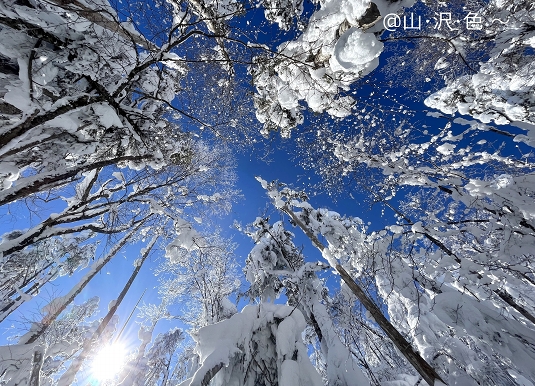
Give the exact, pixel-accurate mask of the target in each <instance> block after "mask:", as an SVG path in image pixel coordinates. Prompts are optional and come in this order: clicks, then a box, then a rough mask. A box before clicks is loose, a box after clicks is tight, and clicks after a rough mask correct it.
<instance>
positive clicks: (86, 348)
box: [58, 236, 158, 386]
mask: <svg viewBox="0 0 535 386" xmlns="http://www.w3.org/2000/svg"><path fill="white" fill-rule="evenodd" d="M157 240H158V236H155V237H154V238H153V239H152V240H151V242H150V243H149V245H147V247H146V248H145V251H144V252H143V255H142V257H141V261H139V262H138V263H137V264H136V268H135V269H134V272H132V275H131V276H130V279H128V281H127V282H126V284H125V286H124V288H123V289H122V291H121V293H120V294H119V297H118V298H117V300H116V301H115V304H114V305H113V306H112V307H110V309H109V311H108V313H107V314H106V316H105V317H104V319H102V321H101V322H100V324H99V325H98V328H97V329H96V331H95V332H94V333H93V335H92V336H91V337H90V338H89V339H86V341H85V342H84V345H83V348H82V352H81V353H80V354H79V355H78V356H77V357H76V359H74V361H73V362H72V363H71V365H70V367H69V368H68V369H67V371H65V373H63V375H62V376H61V378H60V379H59V381H58V386H62V385H65V386H67V385H71V384H72V383H73V381H74V377H75V376H76V374H77V373H78V370H80V367H81V366H82V363H84V360H85V359H86V358H87V356H88V355H89V353H90V352H91V351H92V349H93V346H94V344H95V343H96V342H97V340H98V338H99V337H100V335H102V333H103V332H104V330H105V329H106V327H107V326H108V324H109V323H110V320H111V318H112V317H113V315H115V312H116V311H117V308H118V307H119V305H120V304H121V302H122V301H123V299H124V297H125V296H126V294H127V293H128V291H129V290H130V287H131V286H132V283H133V282H134V280H135V279H136V276H137V274H138V273H139V271H140V270H141V267H142V266H143V263H144V262H145V260H146V259H147V257H148V256H149V253H150V251H151V250H152V247H154V244H156V241H157Z"/></svg>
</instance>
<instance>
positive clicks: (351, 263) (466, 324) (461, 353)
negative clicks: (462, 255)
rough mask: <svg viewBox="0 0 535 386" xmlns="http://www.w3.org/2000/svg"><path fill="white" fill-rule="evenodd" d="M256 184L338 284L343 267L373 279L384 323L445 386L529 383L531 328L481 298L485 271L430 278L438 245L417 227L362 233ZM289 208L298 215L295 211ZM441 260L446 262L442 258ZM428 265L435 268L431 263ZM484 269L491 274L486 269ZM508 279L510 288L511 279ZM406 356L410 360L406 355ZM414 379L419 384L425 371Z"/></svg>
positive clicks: (355, 225) (287, 193)
mask: <svg viewBox="0 0 535 386" xmlns="http://www.w3.org/2000/svg"><path fill="white" fill-rule="evenodd" d="M263 185H264V186H265V187H266V188H267V189H269V194H270V196H271V198H272V199H273V200H274V204H275V205H276V207H277V208H279V209H281V210H282V211H284V212H286V213H288V214H289V215H290V217H291V220H292V221H293V222H294V223H296V224H297V225H298V226H299V227H301V228H302V229H303V231H304V232H305V233H306V234H307V236H308V237H310V238H311V240H312V241H313V243H314V244H315V245H316V246H317V247H318V248H320V249H322V248H323V251H322V252H323V255H324V257H325V258H326V259H327V260H328V262H329V264H330V265H331V266H333V267H335V268H336V269H337V271H338V272H339V273H340V275H341V276H342V278H344V280H345V282H346V284H348V285H350V287H351V286H354V282H353V279H351V278H349V281H346V279H345V277H346V275H347V276H349V275H348V274H347V272H346V270H345V268H344V265H345V266H346V267H347V270H348V271H349V272H353V273H354V274H355V275H356V276H357V277H363V278H368V277H369V276H368V275H373V276H371V277H370V279H372V280H373V282H374V284H375V287H376V289H377V294H378V295H379V296H380V297H381V298H382V299H383V300H384V301H385V303H386V305H387V306H388V313H389V317H390V321H391V322H392V323H393V325H394V326H396V328H397V329H399V330H400V331H401V332H402V333H403V334H405V335H406V336H408V337H410V340H411V341H412V344H413V345H414V346H415V347H417V349H418V351H419V352H420V353H421V355H422V356H423V358H425V359H426V360H427V361H428V362H429V363H430V364H432V365H433V366H434V367H435V368H437V370H439V371H440V377H443V379H444V380H446V381H447V382H448V384H459V385H461V384H463V385H467V384H478V383H479V382H480V380H482V379H485V380H486V381H485V383H487V384H492V383H491V382H493V383H494V384H505V383H507V382H509V383H512V382H513V381H512V380H511V376H510V375H509V373H508V372H507V369H510V371H512V373H513V374H521V375H522V376H524V377H526V378H528V379H530V378H532V377H533V374H532V368H531V366H530V365H529V364H528V363H530V362H531V359H527V358H531V357H533V355H534V354H535V352H534V351H533V348H532V347H533V346H532V340H533V336H534V334H533V327H532V325H531V324H526V323H525V321H526V320H524V321H522V320H521V319H520V318H521V317H522V316H521V315H522V314H521V313H516V311H515V310H514V307H513V308H507V307H506V306H505V305H504V304H503V303H502V304H500V300H499V299H500V298H499V297H496V296H494V297H493V296H490V295H489V294H488V293H485V286H484V285H481V284H479V283H478V282H477V280H478V279H479V276H482V277H484V276H485V275H486V274H487V272H485V267H484V266H482V267H481V268H476V267H475V266H474V265H471V266H470V265H468V264H466V265H465V264H461V268H460V270H458V271H453V270H452V269H451V268H450V269H449V270H448V269H446V270H447V271H448V272H447V273H444V272H443V273H439V274H435V272H436V270H437V269H440V268H439V267H440V265H442V264H448V260H447V259H445V258H444V257H445V256H444V251H443V249H442V248H441V247H440V246H439V245H437V244H438V243H439V242H431V240H429V238H428V237H427V238H426V237H425V234H422V233H424V232H422V229H421V228H420V227H421V225H419V224H415V225H414V224H413V225H412V226H411V230H410V231H409V232H407V233H404V232H403V228H402V227H401V226H391V227H389V228H388V231H387V230H383V231H381V232H372V233H370V234H367V232H366V229H365V227H364V226H363V224H362V222H361V221H360V220H358V219H351V218H344V217H341V216H340V215H338V214H337V213H335V212H331V211H328V210H325V209H314V208H313V207H312V206H310V204H308V203H307V202H303V201H301V200H299V199H298V197H301V198H302V197H303V196H302V195H300V194H298V193H297V192H293V191H291V190H289V189H287V188H286V189H283V190H281V191H278V190H276V188H275V185H270V184H267V183H265V182H263ZM293 207H295V208H299V209H300V210H301V211H300V212H294V211H293V209H292V208H293ZM403 233H404V235H403V236H402V234H403ZM318 235H322V236H323V237H325V239H326V240H327V242H328V246H327V247H325V246H323V245H322V244H321V243H320V242H319V241H318V238H317V236H318ZM432 237H433V236H432V235H431V238H432ZM446 257H449V258H450V259H451V258H452V257H451V256H448V255H447V254H446ZM433 261H434V262H435V263H438V264H435V265H433ZM450 261H451V260H450ZM472 264H473V263H472ZM472 270H474V271H472ZM466 271H468V272H466ZM489 271H490V272H488V275H491V274H492V273H491V271H492V270H489ZM478 272H481V274H478ZM469 273H471V275H470V274H469ZM505 282H507V281H505ZM509 282H510V283H511V284H512V285H511V287H513V288H514V287H516V286H515V285H514V284H516V283H515V282H514V281H513V279H510V281H509ZM492 288H496V287H491V289H492ZM355 289H357V291H354V293H355V295H356V296H357V298H359V300H360V301H361V302H362V303H363V305H364V307H366V308H368V311H370V314H371V315H372V316H373V317H374V319H375V320H376V322H377V323H378V324H379V326H380V327H381V328H383V329H385V327H387V328H389V326H388V324H385V320H383V321H380V320H379V319H380V318H379V319H378V317H377V316H380V315H377V316H376V315H374V313H373V312H372V311H371V310H370V309H369V305H368V300H366V299H365V298H362V299H361V295H359V294H358V288H355ZM525 295H526V296H527V295H529V293H528V294H525ZM370 306H372V307H373V304H371V305H370ZM389 323H390V322H389ZM385 332H387V333H388V331H387V330H385ZM390 338H391V339H392V336H390ZM393 342H394V343H395V344H396V345H397V347H398V349H399V350H400V352H401V353H402V354H404V355H406V353H405V352H404V348H403V346H400V345H398V344H397V343H396V341H395V340H394V339H393ZM406 358H407V360H408V361H409V362H411V360H410V357H408V356H406ZM489 358H494V361H495V363H496V365H495V366H490V365H486V366H482V363H486V362H488V361H489ZM511 358H516V359H513V360H511ZM411 363H412V364H413V365H414V363H413V362H411ZM416 369H417V370H418V371H419V372H420V370H419V369H418V367H416ZM420 374H421V375H422V376H423V377H424V379H425V374H423V373H422V372H420ZM426 381H427V379H426ZM427 382H428V383H429V381H427Z"/></svg>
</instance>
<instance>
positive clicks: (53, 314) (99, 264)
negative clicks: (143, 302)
mask: <svg viewBox="0 0 535 386" xmlns="http://www.w3.org/2000/svg"><path fill="white" fill-rule="evenodd" d="M144 222H145V221H141V222H139V223H138V224H137V225H136V226H135V227H134V228H133V229H132V230H131V231H130V232H128V233H127V234H126V235H125V236H124V237H123V238H122V239H121V240H120V241H119V242H118V243H117V244H115V245H114V246H113V248H112V249H111V251H110V252H109V253H108V254H107V255H106V256H105V257H103V258H101V259H99V260H97V261H96V262H95V263H94V264H93V266H92V267H91V268H90V271H89V272H88V273H87V274H86V275H85V276H84V277H83V278H82V280H80V282H78V284H77V285H76V286H74V287H73V288H72V289H71V290H70V291H69V293H68V294H67V295H65V296H64V297H63V298H62V302H61V303H60V304H58V306H57V307H56V308H55V309H54V310H51V311H50V314H48V315H47V316H45V317H44V318H43V321H42V322H41V325H40V327H39V328H38V329H37V331H36V332H35V333H34V334H33V335H31V336H30V337H29V338H28V339H27V340H25V341H21V342H20V344H31V343H33V342H35V341H36V340H37V339H39V337H41V335H43V334H44V332H45V331H46V330H47V329H48V327H50V325H51V324H52V322H53V321H54V320H56V318H57V317H58V316H59V315H60V314H61V313H62V312H63V311H64V310H65V309H66V308H67V306H68V305H69V304H70V303H71V302H72V301H73V300H74V298H75V297H76V296H77V295H78V294H79V293H80V292H82V290H83V289H84V288H85V286H86V285H87V284H88V283H89V282H90V281H91V279H93V277H95V275H96V274H97V273H99V272H100V270H101V269H102V268H103V267H104V266H105V265H106V264H107V263H108V262H109V261H110V260H111V259H112V258H113V257H114V256H115V255H116V254H117V253H118V252H119V250H120V249H121V248H122V247H123V246H124V245H125V244H126V243H127V242H128V241H129V240H130V239H131V238H132V237H133V236H134V234H135V233H136V232H137V230H138V229H139V228H140V227H141V226H142V225H143V224H144Z"/></svg>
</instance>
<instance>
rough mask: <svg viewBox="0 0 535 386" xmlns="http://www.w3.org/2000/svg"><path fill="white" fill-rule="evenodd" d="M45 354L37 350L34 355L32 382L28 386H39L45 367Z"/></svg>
mask: <svg viewBox="0 0 535 386" xmlns="http://www.w3.org/2000/svg"><path fill="white" fill-rule="evenodd" d="M43 359H44V358H43V352H42V351H41V350H36V351H35V352H34V353H33V363H32V372H31V374H30V382H28V386H39V378H40V374H41V367H42V366H43Z"/></svg>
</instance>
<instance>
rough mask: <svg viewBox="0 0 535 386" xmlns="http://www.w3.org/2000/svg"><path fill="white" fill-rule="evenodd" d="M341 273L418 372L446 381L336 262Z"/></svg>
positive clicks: (314, 239)
mask: <svg viewBox="0 0 535 386" xmlns="http://www.w3.org/2000/svg"><path fill="white" fill-rule="evenodd" d="M283 211H284V212H285V213H286V214H288V216H290V218H291V219H292V220H293V221H294V222H295V224H297V226H299V227H300V228H301V230H302V231H303V232H304V233H305V235H306V236H307V237H308V238H309V239H310V240H311V241H312V243H313V244H314V245H315V246H316V248H318V249H319V250H320V251H322V252H323V250H325V246H324V245H323V244H322V243H321V242H320V241H319V240H318V238H317V237H316V236H315V235H314V234H313V233H312V232H310V230H309V229H308V228H307V227H306V226H305V224H303V222H302V221H301V220H300V219H299V218H298V217H297V216H296V215H295V213H294V212H293V211H292V210H291V209H288V208H284V209H283ZM333 268H334V269H335V270H336V271H337V272H338V273H339V274H340V277H341V278H342V280H343V281H344V282H345V283H346V284H347V286H348V287H349V289H351V291H352V292H353V294H355V296H356V297H357V299H358V300H359V301H360V302H361V303H362V305H363V306H364V307H365V308H366V309H367V310H368V311H369V312H370V314H371V315H372V317H373V318H374V319H375V322H376V323H377V324H378V325H379V327H381V329H382V330H383V331H384V332H385V334H386V335H387V336H388V337H389V338H390V339H391V340H392V342H393V343H394V345H395V346H396V347H397V348H398V350H399V351H400V352H401V354H403V356H404V357H405V359H407V361H408V362H409V363H410V364H411V365H412V366H413V367H414V368H415V369H416V371H418V374H420V376H421V377H422V378H423V379H424V380H425V381H426V382H427V383H428V384H429V385H430V386H434V385H435V382H436V381H440V382H442V383H444V381H443V380H442V379H441V378H440V376H439V375H438V374H437V372H436V371H435V369H433V367H432V366H431V365H430V364H429V363H427V362H426V361H425V359H423V358H422V357H421V356H420V354H419V353H418V352H417V351H415V350H414V349H413V347H412V346H411V344H410V342H408V341H407V340H406V339H405V338H404V337H403V335H401V333H400V332H399V331H398V330H397V329H396V328H395V327H394V326H393V325H392V323H390V321H389V320H388V319H387V318H385V316H384V315H383V313H382V311H381V310H380V309H379V307H377V306H376V305H375V303H374V302H373V300H372V299H371V298H370V297H369V296H368V295H367V294H366V292H364V290H363V289H362V288H360V286H359V285H358V284H357V283H356V282H355V281H354V280H353V279H352V278H351V276H349V274H348V273H347V271H346V270H345V269H344V268H343V267H342V266H341V265H340V264H336V266H335V267H333Z"/></svg>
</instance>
